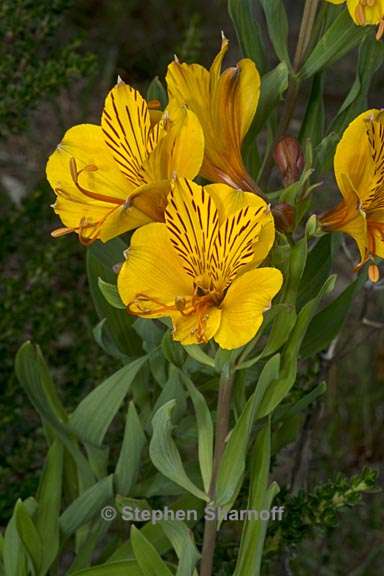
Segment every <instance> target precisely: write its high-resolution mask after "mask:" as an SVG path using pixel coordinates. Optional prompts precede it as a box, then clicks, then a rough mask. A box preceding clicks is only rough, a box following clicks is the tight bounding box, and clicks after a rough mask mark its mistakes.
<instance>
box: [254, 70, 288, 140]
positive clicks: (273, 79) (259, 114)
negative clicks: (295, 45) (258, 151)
mask: <svg viewBox="0 0 384 576" xmlns="http://www.w3.org/2000/svg"><path fill="white" fill-rule="evenodd" d="M288 78H289V71H288V67H287V65H286V64H285V63H284V62H280V64H278V65H277V66H276V68H274V69H273V70H271V71H270V72H267V73H266V74H264V76H263V77H262V79H261V92H260V101H259V104H258V106H257V111H256V116H255V119H254V121H253V124H252V127H251V130H250V132H251V134H252V136H253V137H256V135H257V134H258V133H259V132H260V130H261V129H262V128H263V127H264V126H265V124H266V122H267V120H268V118H269V117H270V115H271V114H272V112H273V111H274V110H275V109H276V107H277V106H278V105H279V104H280V102H281V100H282V98H283V95H284V92H285V91H286V90H287V88H288Z"/></svg>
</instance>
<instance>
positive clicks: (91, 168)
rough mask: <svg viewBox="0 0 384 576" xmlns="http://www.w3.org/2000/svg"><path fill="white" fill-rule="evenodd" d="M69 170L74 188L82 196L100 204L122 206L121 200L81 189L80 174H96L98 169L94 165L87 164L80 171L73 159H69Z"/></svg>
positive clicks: (122, 201)
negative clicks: (98, 201)
mask: <svg viewBox="0 0 384 576" xmlns="http://www.w3.org/2000/svg"><path fill="white" fill-rule="evenodd" d="M69 170H70V173H71V177H72V180H73V183H74V185H75V186H76V188H77V189H78V190H80V192H81V193H82V194H84V196H87V197H88V198H92V199H93V200H100V201H102V202H107V203H109V204H117V205H118V206H121V205H122V204H124V200H122V199H121V198H114V197H113V196H105V195H104V194H98V193H97V192H92V191H91V190H87V189H86V188H83V187H82V186H81V185H80V183H79V176H80V174H81V173H82V172H96V171H97V170H98V168H97V166H96V165H95V164H88V165H87V166H85V167H84V168H82V169H81V170H78V169H77V165H76V160H75V158H70V160H69Z"/></svg>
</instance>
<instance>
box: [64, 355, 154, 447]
mask: <svg viewBox="0 0 384 576" xmlns="http://www.w3.org/2000/svg"><path fill="white" fill-rule="evenodd" d="M146 360H147V358H146V356H144V357H142V358H138V359H137V360H134V361H133V362H131V363H130V364H127V365H126V366H123V368H120V370H118V371H117V372H116V373H115V374H113V375H112V376H110V377H109V378H108V379H107V380H105V382H103V383H102V384H100V385H99V386H98V387H97V388H95V390H93V391H92V392H91V393H90V394H88V396H86V397H85V398H84V400H82V401H81V402H80V404H79V405H78V407H77V408H76V410H75V411H74V412H73V414H72V416H71V419H70V424H71V427H72V429H73V430H74V431H75V432H76V433H77V434H78V436H79V437H80V438H81V440H83V441H84V442H89V443H90V444H95V445H96V446H101V445H102V443H103V439H104V436H105V433H106V431H107V429H108V427H109V425H110V424H111V422H112V420H113V418H114V417H115V415H116V413H117V411H118V410H119V408H120V406H121V403H122V402H123V400H124V398H125V396H126V395H127V394H128V392H129V389H130V387H131V385H132V382H133V380H134V379H135V378H136V376H137V373H138V372H139V370H140V368H142V366H143V365H144V363H145V362H146Z"/></svg>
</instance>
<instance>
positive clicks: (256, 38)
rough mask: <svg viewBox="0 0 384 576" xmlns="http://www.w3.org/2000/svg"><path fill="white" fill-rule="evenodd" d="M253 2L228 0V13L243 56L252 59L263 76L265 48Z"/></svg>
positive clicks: (248, 0) (251, 0)
mask: <svg viewBox="0 0 384 576" xmlns="http://www.w3.org/2000/svg"><path fill="white" fill-rule="evenodd" d="M254 11H255V2H254V1H253V0H228V12H229V15H230V17H231V20H232V22H233V25H234V27H235V30H236V34H237V39H238V41H239V44H240V48H241V51H242V53H243V56H245V57H247V58H251V59H252V60H253V61H254V62H255V63H256V64H257V67H258V69H259V72H260V73H261V74H262V73H263V72H264V71H265V68H266V60H265V47H264V42H263V38H262V35H261V27H260V25H259V23H258V21H257V17H256V14H255V13H254Z"/></svg>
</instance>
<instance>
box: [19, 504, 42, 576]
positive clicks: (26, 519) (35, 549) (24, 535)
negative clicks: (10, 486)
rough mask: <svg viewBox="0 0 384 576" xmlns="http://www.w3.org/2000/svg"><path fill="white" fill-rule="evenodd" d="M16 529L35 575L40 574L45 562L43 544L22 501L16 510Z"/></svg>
mask: <svg viewBox="0 0 384 576" xmlns="http://www.w3.org/2000/svg"><path fill="white" fill-rule="evenodd" d="M15 518H16V528H17V532H18V534H19V536H20V540H21V541H22V543H23V545H24V548H25V550H26V552H27V554H28V557H29V558H30V560H31V563H32V566H33V569H34V573H35V574H36V575H37V574H39V573H40V569H41V565H42V561H43V542H42V540H41V538H40V535H39V533H38V531H37V529H36V526H35V524H34V522H33V520H32V518H31V516H30V515H29V513H28V511H27V509H26V507H25V505H24V504H23V502H21V500H19V501H18V502H17V504H16V508H15Z"/></svg>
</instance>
